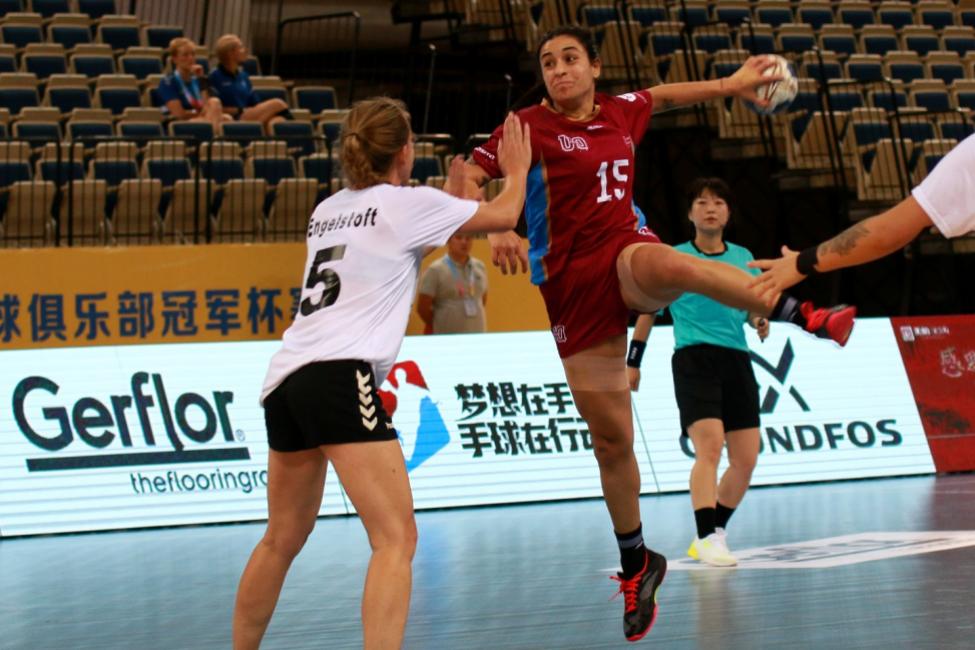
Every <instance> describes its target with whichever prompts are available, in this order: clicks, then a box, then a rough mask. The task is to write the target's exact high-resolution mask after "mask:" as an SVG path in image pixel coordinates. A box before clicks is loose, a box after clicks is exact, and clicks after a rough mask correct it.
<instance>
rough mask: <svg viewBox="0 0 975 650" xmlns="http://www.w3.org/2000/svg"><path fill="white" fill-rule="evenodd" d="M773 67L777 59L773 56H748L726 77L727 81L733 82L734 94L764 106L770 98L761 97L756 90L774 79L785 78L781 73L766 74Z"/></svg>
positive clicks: (732, 92) (732, 89)
mask: <svg viewBox="0 0 975 650" xmlns="http://www.w3.org/2000/svg"><path fill="white" fill-rule="evenodd" d="M773 67H775V59H773V58H772V57H771V56H768V55H764V56H752V57H748V59H747V60H746V61H745V62H744V63H743V64H741V67H740V68H738V69H737V70H735V73H734V74H733V75H731V76H730V77H728V78H727V79H725V83H728V84H731V94H732V95H734V96H736V97H740V98H741V99H745V100H747V101H750V102H752V103H754V104H755V105H756V106H760V107H762V108H764V107H765V106H767V105H768V100H765V99H759V97H758V95H757V94H756V92H755V90H756V89H757V88H758V87H759V86H764V85H765V84H768V83H772V82H773V81H781V80H782V79H784V78H785V77H783V76H782V75H780V74H773V75H768V76H765V71H766V70H768V69H769V68H773Z"/></svg>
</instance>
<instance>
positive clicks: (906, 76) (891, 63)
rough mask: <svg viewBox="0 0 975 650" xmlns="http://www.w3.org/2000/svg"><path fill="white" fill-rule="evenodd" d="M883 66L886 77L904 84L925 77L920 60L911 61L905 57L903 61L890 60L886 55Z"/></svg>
mask: <svg viewBox="0 0 975 650" xmlns="http://www.w3.org/2000/svg"><path fill="white" fill-rule="evenodd" d="M885 66H886V68H887V75H888V76H889V77H890V78H892V79H897V80H899V81H903V82H904V83H911V82H912V81H914V80H915V79H924V77H925V72H924V64H922V63H921V61H920V59H917V60H911V59H908V58H906V57H905V58H903V59H892V57H890V56H889V55H888V57H887V62H886V63H885Z"/></svg>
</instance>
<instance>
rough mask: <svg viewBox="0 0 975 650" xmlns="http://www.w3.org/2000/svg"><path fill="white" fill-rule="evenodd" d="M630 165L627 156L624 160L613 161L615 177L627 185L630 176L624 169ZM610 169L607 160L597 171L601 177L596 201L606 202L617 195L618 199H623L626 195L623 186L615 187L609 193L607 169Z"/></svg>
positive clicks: (597, 174)
mask: <svg viewBox="0 0 975 650" xmlns="http://www.w3.org/2000/svg"><path fill="white" fill-rule="evenodd" d="M629 166H630V161H629V160H627V159H626V158H624V159H622V160H614V161H613V178H615V179H616V180H617V181H619V182H620V183H622V184H623V185H624V186H625V185H626V181H627V179H629V176H627V175H626V174H624V173H623V169H624V168H626V167H629ZM608 169H609V163H608V162H606V161H605V160H604V161H603V163H602V164H601V165H600V166H599V171H598V172H596V176H598V177H599V196H598V197H596V203H605V202H606V201H612V200H613V197H614V196H615V197H616V199H617V200H620V199H622V198H623V197H624V196H626V190H625V189H624V188H622V187H614V188H613V193H612V194H610V193H609V178H608V174H607V173H606V171H607V170H608Z"/></svg>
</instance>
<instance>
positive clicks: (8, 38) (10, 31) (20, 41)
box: [0, 23, 44, 49]
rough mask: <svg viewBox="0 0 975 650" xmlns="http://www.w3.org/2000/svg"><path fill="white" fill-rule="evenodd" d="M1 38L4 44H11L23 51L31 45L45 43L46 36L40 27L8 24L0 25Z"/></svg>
mask: <svg viewBox="0 0 975 650" xmlns="http://www.w3.org/2000/svg"><path fill="white" fill-rule="evenodd" d="M0 37H2V38H3V42H4V43H10V44H11V45H13V46H15V47H16V48H17V49H23V48H25V47H27V45H28V44H30V43H43V42H44V34H42V33H41V28H40V26H38V25H30V24H26V23H8V24H6V25H0Z"/></svg>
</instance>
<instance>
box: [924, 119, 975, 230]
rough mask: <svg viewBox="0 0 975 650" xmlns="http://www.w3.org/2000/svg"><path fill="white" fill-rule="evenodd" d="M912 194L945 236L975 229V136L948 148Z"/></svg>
mask: <svg viewBox="0 0 975 650" xmlns="http://www.w3.org/2000/svg"><path fill="white" fill-rule="evenodd" d="M912 194H913V195H914V199H915V200H916V201H917V202H918V203H919V204H921V207H922V208H924V212H925V213H927V215H928V216H929V217H931V222H932V223H933V224H934V225H935V226H936V227H937V228H938V230H940V231H941V234H943V235H944V236H945V237H958V236H959V235H964V234H965V233H968V232H972V231H973V230H975V135H970V136H968V137H967V138H965V139H964V140H962V141H961V142H960V143H958V145H957V146H955V148H954V149H952V150H951V151H949V152H948V155H946V156H945V157H944V158H942V159H941V162H939V163H938V166H937V167H935V168H934V169H933V170H932V171H931V173H930V174H928V175H927V177H926V178H925V179H924V180H923V181H921V184H920V185H918V186H917V187H915V188H914V191H913V192H912Z"/></svg>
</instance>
